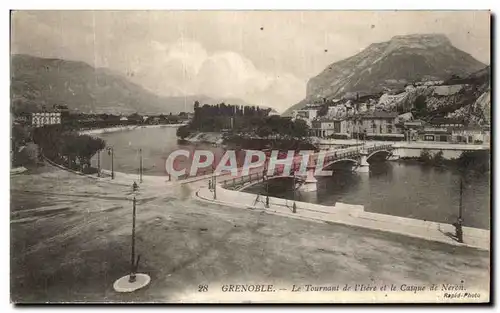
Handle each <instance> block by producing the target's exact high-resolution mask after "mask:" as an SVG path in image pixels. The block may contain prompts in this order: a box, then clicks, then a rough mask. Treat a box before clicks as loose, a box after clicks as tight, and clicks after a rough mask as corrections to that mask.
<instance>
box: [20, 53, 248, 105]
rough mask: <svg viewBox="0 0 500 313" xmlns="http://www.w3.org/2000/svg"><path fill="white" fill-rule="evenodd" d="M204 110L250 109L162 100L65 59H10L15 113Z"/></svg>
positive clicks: (124, 80)
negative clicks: (203, 106) (200, 107)
mask: <svg viewBox="0 0 500 313" xmlns="http://www.w3.org/2000/svg"><path fill="white" fill-rule="evenodd" d="M196 100H197V101H199V102H200V103H201V104H216V103H220V102H223V101H224V102H226V103H231V104H239V105H248V103H246V102H244V101H242V100H239V99H232V98H230V99H214V98H211V97H207V96H204V95H192V96H185V97H162V96H159V95H156V94H154V93H152V92H150V91H148V90H146V89H145V88H143V87H141V86H140V85H137V84H135V83H133V82H131V81H129V80H128V79H127V78H126V77H125V76H123V75H121V74H119V73H116V72H113V71H111V70H109V69H106V68H94V67H92V66H90V65H89V64H87V63H84V62H78V61H68V60H62V59H45V58H38V57H34V56H30V55H22V54H17V55H13V56H11V105H12V111H14V112H21V111H24V112H31V111H35V110H40V109H42V107H43V106H45V107H47V108H49V107H52V106H53V105H54V104H66V105H67V106H68V108H69V109H70V110H71V111H73V112H77V111H78V112H83V113H112V114H131V113H134V112H138V113H150V114H159V113H170V112H172V113H178V112H182V111H186V112H190V111H193V104H194V102H195V101H196Z"/></svg>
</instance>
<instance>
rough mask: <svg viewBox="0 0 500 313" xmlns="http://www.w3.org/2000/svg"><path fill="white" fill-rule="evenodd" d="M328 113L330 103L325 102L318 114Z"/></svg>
mask: <svg viewBox="0 0 500 313" xmlns="http://www.w3.org/2000/svg"><path fill="white" fill-rule="evenodd" d="M327 113H328V105H327V104H323V105H322V106H321V108H320V109H319V110H318V116H325V115H326V114H327Z"/></svg>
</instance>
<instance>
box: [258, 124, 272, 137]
mask: <svg viewBox="0 0 500 313" xmlns="http://www.w3.org/2000/svg"><path fill="white" fill-rule="evenodd" d="M272 133H273V131H272V129H271V127H269V126H268V125H262V126H261V127H259V129H257V135H258V136H259V137H261V138H267V137H269V135H271V134H272Z"/></svg>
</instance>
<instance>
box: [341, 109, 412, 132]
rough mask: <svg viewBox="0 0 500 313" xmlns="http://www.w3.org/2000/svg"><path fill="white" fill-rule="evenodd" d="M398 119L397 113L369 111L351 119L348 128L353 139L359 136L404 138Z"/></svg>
mask: <svg viewBox="0 0 500 313" xmlns="http://www.w3.org/2000/svg"><path fill="white" fill-rule="evenodd" d="M397 117H398V114H397V113H396V112H386V111H368V112H366V113H364V114H359V115H356V116H353V117H352V118H349V119H348V125H347V128H348V129H350V133H351V134H352V137H353V138H355V137H356V136H358V135H361V136H364V137H373V136H382V137H384V136H387V137H398V136H401V137H404V135H403V134H402V133H401V129H399V127H398V125H397V123H396V122H397Z"/></svg>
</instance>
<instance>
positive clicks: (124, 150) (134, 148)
mask: <svg viewBox="0 0 500 313" xmlns="http://www.w3.org/2000/svg"><path fill="white" fill-rule="evenodd" d="M175 132H176V129H175V128H150V129H146V128H144V129H139V130H134V131H128V132H117V133H109V134H103V135H102V137H103V138H104V139H105V140H106V142H107V144H108V145H110V146H113V147H114V149H115V162H114V166H115V170H117V171H123V172H128V173H138V168H139V155H138V150H139V148H142V150H143V156H144V167H145V171H144V173H145V174H146V175H165V170H164V168H165V158H166V157H167V156H168V155H169V153H170V152H171V151H173V150H175V149H179V148H183V149H187V150H189V151H193V150H194V149H195V148H197V149H209V150H212V151H214V152H215V154H216V155H217V156H218V157H220V156H221V155H222V154H223V153H224V150H223V149H222V148H218V147H213V146H211V145H207V144H199V145H193V144H179V143H178V142H177V138H176V136H175ZM101 165H102V167H103V168H106V169H109V168H110V157H109V156H107V155H105V154H104V153H103V154H102V158H101ZM349 167H350V166H344V165H342V164H340V165H339V169H336V170H335V172H334V173H333V175H332V176H331V177H317V178H318V191H317V192H313V193H310V192H296V193H295V195H294V193H293V192H292V184H293V180H292V179H291V178H283V179H276V180H271V181H270V184H269V193H270V194H271V195H273V196H276V197H281V198H286V199H293V198H294V197H295V199H296V200H298V201H304V202H311V203H320V204H325V205H335V203H336V202H343V203H348V204H360V205H363V206H364V207H365V210H366V211H369V212H377V213H384V214H391V215H398V216H404V217H412V218H418V219H422V220H432V221H438V222H446V223H453V222H455V221H456V218H457V214H458V206H459V194H460V175H459V174H458V173H457V172H456V171H454V170H452V169H445V168H444V169H443V168H434V167H426V166H422V165H420V164H412V163H408V162H388V161H385V162H374V163H373V164H371V165H370V172H369V173H356V172H352V171H345V169H347V168H349ZM341 169H344V170H343V171H342V170H341ZM246 191H247V192H252V193H261V194H264V192H265V191H266V189H265V184H259V185H254V186H252V187H251V188H249V189H247V190H246ZM463 207H464V210H463V214H464V216H463V217H464V224H465V225H466V226H472V227H479V228H485V229H489V224H490V180H489V174H477V175H470V176H469V177H468V178H467V181H466V182H465V183H464V192H463Z"/></svg>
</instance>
